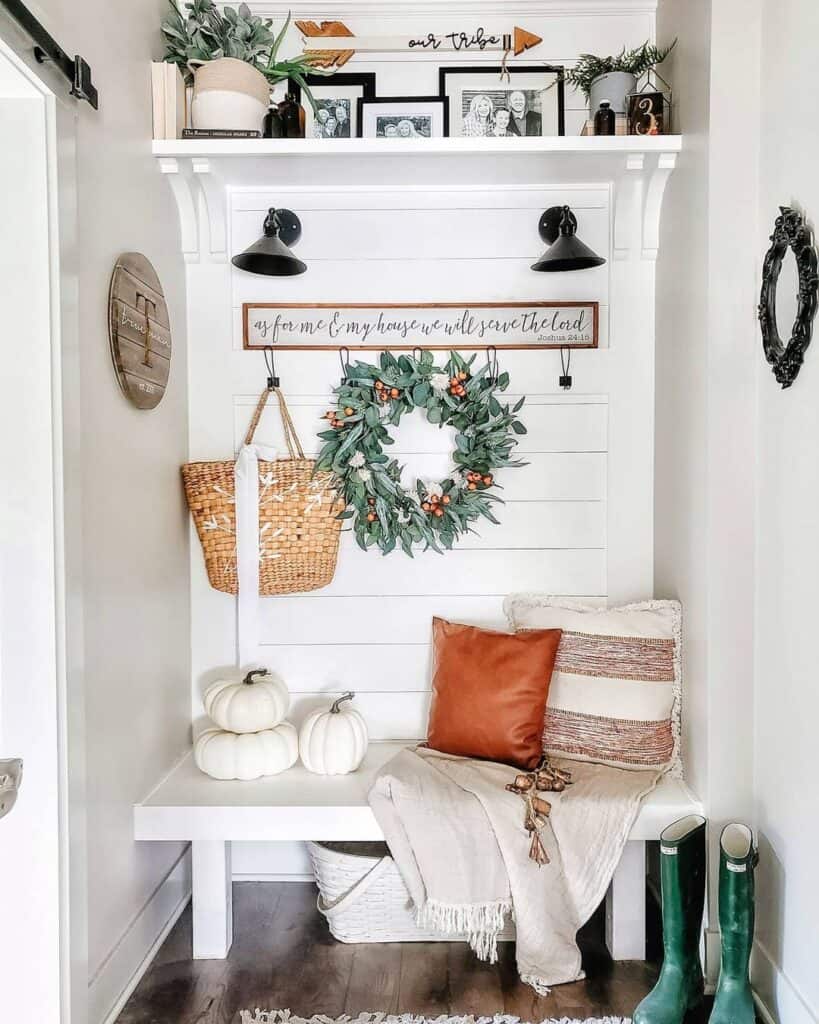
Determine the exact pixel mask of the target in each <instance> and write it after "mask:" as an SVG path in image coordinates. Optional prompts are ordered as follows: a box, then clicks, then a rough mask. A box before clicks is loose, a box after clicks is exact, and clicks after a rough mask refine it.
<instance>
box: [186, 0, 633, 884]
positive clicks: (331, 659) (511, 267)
mask: <svg viewBox="0 0 819 1024" xmlns="http://www.w3.org/2000/svg"><path fill="white" fill-rule="evenodd" d="M255 6H256V8H257V9H261V8H262V6H264V9H265V10H267V11H271V12H272V8H271V7H270V5H260V4H256V5H255ZM385 6H389V5H385ZM476 6H480V5H476ZM496 6H497V5H496ZM509 6H510V8H511V7H512V5H509ZM619 6H620V8H625V10H623V9H618V6H616V5H612V4H609V3H604V2H601V3H600V4H598V5H597V6H596V13H595V12H592V11H591V9H590V8H589V5H588V4H586V5H580V8H584V9H579V10H578V13H577V14H572V13H571V7H572V5H571V4H568V3H567V4H564V5H562V8H561V9H560V10H559V9H558V7H557V6H555V5H551V4H548V3H546V4H543V5H540V6H539V7H537V8H535V7H533V6H532V5H529V7H528V9H527V10H526V11H525V14H522V15H521V17H520V18H517V20H518V22H519V23H521V24H524V25H525V26H526V27H527V28H532V29H533V30H534V31H540V34H542V35H543V36H544V38H546V39H549V40H550V41H553V42H554V45H555V49H554V50H553V51H552V52H549V53H547V54H543V55H541V54H538V57H539V59H545V60H560V62H562V63H568V62H569V61H570V60H572V59H574V58H575V57H576V55H577V53H578V52H580V51H582V50H587V49H598V50H602V49H607V50H610V49H619V48H620V47H621V46H622V45H623V43H628V44H630V45H634V44H635V43H638V42H640V41H642V39H644V38H646V37H647V36H651V35H652V34H653V15H652V14H650V13H647V12H646V10H644V9H639V10H637V9H635V7H636V5H634V4H623V5H619ZM645 6H646V5H641V7H645ZM547 9H548V10H547ZM538 11H540V12H541V13H538ZM544 11H545V12H546V13H543V12H544ZM322 13H323V12H322V11H312V12H311V14H312V15H313V16H317V17H320V16H321V15H322ZM328 13H330V12H328ZM508 18H511V19H512V20H513V21H514V20H516V12H515V10H511V11H510V12H509V13H508V15H507V14H504V16H503V20H504V21H505V20H507V19H508ZM459 20H461V21H462V20H463V18H460V19H459ZM471 20H474V18H472V19H471ZM495 20H497V19H495ZM349 21H350V22H352V21H353V19H352V18H350V19H349ZM373 24H374V22H373V21H372V20H369V21H368V19H367V17H365V15H363V14H362V15H361V16H360V17H358V18H356V19H355V29H356V30H357V31H361V32H364V31H366V30H368V29H369V31H370V32H372V31H374V29H373V27H372V26H373ZM402 24H403V23H402ZM487 24H488V20H487ZM397 25H398V22H397V21H393V22H392V23H391V25H390V30H391V31H392V30H394V31H400V29H399V28H398V27H397ZM425 25H427V22H426V21H425ZM445 26H447V21H446V19H442V18H441V17H440V16H438V17H437V18H436V19H433V23H432V24H430V27H432V28H436V29H438V30H441V29H443V28H444V27H445ZM452 27H453V26H452V25H451V24H449V25H448V29H451V28H452ZM416 28H417V19H415V21H414V23H413V24H412V25H411V26H410V30H412V31H414V30H415V29H416ZM378 31H380V32H381V33H383V32H384V31H385V28H384V27H383V25H382V26H381V28H380V29H379V30H378ZM450 62H451V60H447V61H446V63H450ZM470 62H477V59H476V58H474V57H473V58H472V60H471V61H470ZM436 67H437V65H436V64H434V63H431V62H430V61H428V60H426V61H420V62H409V61H406V60H398V59H391V60H384V61H382V62H381V63H379V64H365V63H363V62H360V63H355V65H351V66H350V68H349V70H356V69H361V70H376V71H377V72H378V74H379V79H378V81H379V91H380V92H381V93H386V94H390V93H395V94H400V93H411V92H415V93H424V92H433V91H435V89H436V88H437V73H436ZM410 76H411V77H410ZM427 79H429V80H428V81H427ZM569 102H570V104H571V103H572V102H574V103H575V104H576V106H579V104H577V101H576V100H574V101H572V100H571V99H570V101H569ZM581 121H582V118H581V117H580V113H579V111H578V113H577V115H576V116H574V118H573V119H572V116H570V117H569V118H567V132H570V133H572V132H575V131H577V130H578V128H579V123H581ZM575 122H577V124H575ZM343 164H344V166H341V165H340V162H334V163H333V165H332V166H331V167H328V168H321V169H320V170H319V169H318V168H316V167H315V166H313V165H311V164H310V163H309V162H306V163H304V164H302V165H298V166H296V165H295V164H292V165H291V166H290V167H289V168H288V167H286V165H284V164H283V163H282V162H281V161H271V171H270V180H269V181H265V182H263V183H261V184H259V183H257V182H255V181H254V184H253V186H252V187H245V188H235V189H232V190H231V191H230V194H229V202H228V211H229V216H228V232H229V244H228V249H229V251H230V252H237V251H240V250H241V249H242V248H244V246H245V245H247V244H248V243H249V242H251V241H252V240H254V239H255V238H256V237H258V234H259V231H260V226H261V222H262V219H263V216H264V211H265V210H266V209H267V208H268V206H272V205H280V206H288V207H290V208H292V209H294V210H296V211H297V212H298V214H299V216H300V218H301V220H302V224H303V238H302V241H301V243H300V244H299V246H298V254H299V256H300V257H301V258H302V259H304V260H305V262H306V263H307V264H308V268H309V269H308V272H307V273H306V274H305V275H303V276H302V277H298V278H287V279H279V280H275V279H264V278H261V277H252V276H250V275H247V274H242V273H241V272H239V271H235V270H233V269H232V268H230V267H229V266H228V265H227V264H225V263H222V262H215V263H210V262H207V261H204V262H200V263H192V264H191V265H189V268H188V296H189V307H190V315H189V323H190V332H191V333H190V344H189V350H190V402H191V422H190V442H191V445H190V446H191V458H193V459H206V458H217V457H227V456H229V454H230V452H231V451H232V450H235V448H236V447H237V446H238V445H239V443H240V441H241V437H242V435H243V433H244V430H245V428H246V424H247V420H248V418H249V416H250V413H251V411H252V407H253V405H254V404H255V401H256V398H257V396H258V393H259V391H260V389H261V387H262V386H263V384H264V380H265V371H264V368H263V361H262V357H261V355H260V354H258V353H247V352H244V351H242V349H241V324H240V313H241V303H242V302H244V301H277V300H278V301H288V300H292V301H325V302H326V301H345V300H346V301H384V302H396V301H408V302H413V301H418V302H423V301H436V300H437V301H458V300H474V301H481V300H483V301H486V300H504V299H507V300H515V299H518V300H536V299H567V300H568V299H596V300H597V301H599V302H600V304H601V308H600V314H601V316H600V323H601V346H602V347H601V349H600V350H599V351H597V352H578V353H575V354H574V355H573V359H572V374H573V376H574V381H575V386H574V388H573V389H572V391H571V392H569V393H563V392H561V391H560V390H559V388H558V387H557V377H558V374H559V372H560V364H559V356H558V354H557V353H555V352H526V351H516V352H503V353H502V354H501V359H502V363H503V367H504V368H505V369H507V370H508V371H509V372H510V374H511V377H512V384H511V389H510V391H511V393H513V394H514V395H519V394H525V395H526V396H527V402H526V405H525V406H524V409H523V411H522V413H521V416H522V418H523V420H524V422H525V423H526V425H527V427H528V429H529V433H528V434H527V435H526V436H525V437H523V438H522V439H521V445H520V452H521V454H522V455H523V456H524V457H525V459H526V461H527V462H528V465H527V466H526V467H525V468H523V469H516V470H509V471H507V472H505V473H503V474H501V476H500V482H501V483H502V484H503V485H504V487H505V492H504V495H505V498H506V501H507V505H506V506H505V507H504V508H503V509H502V510H501V515H500V517H499V518H501V520H502V523H501V525H500V526H492V525H491V524H486V527H485V528H482V529H481V531H480V536H477V537H470V538H469V539H468V540H467V541H464V542H463V543H462V544H461V545H459V548H458V550H456V551H454V552H452V553H448V554H446V555H445V556H438V555H435V554H434V553H430V554H425V555H421V556H418V557H416V558H415V559H414V560H410V559H408V558H406V557H405V556H403V555H402V554H400V553H393V554H392V555H390V556H389V557H387V558H383V559H382V558H381V557H380V556H379V555H378V554H377V553H376V552H370V553H368V554H364V553H363V552H361V551H360V550H359V549H358V548H357V547H356V545H355V544H354V543H352V542H351V540H352V539H351V537H350V536H349V535H346V536H344V537H343V538H342V543H341V549H340V553H339V562H338V569H337V572H336V576H335V579H334V580H333V582H332V584H331V585H330V586H329V587H327V588H326V589H325V590H323V591H318V592H315V593H313V594H307V595H294V596H291V597H281V598H271V599H266V600H264V601H263V608H262V643H261V646H260V651H259V655H260V661H262V662H264V663H265V664H269V665H270V667H271V668H274V669H275V670H277V671H279V672H280V673H281V674H282V675H283V676H284V677H285V678H286V680H287V682H288V684H289V686H290V689H291V692H292V693H293V715H292V717H293V718H294V720H296V721H298V720H299V719H300V718H301V717H302V716H303V714H304V712H305V711H306V710H307V709H309V708H311V707H314V706H315V705H316V704H317V703H321V702H323V701H326V698H327V695H328V694H330V693H335V692H337V691H339V690H340V689H342V688H348V687H349V688H352V689H354V690H356V692H357V694H358V697H357V705H358V707H359V709H360V710H361V711H362V713H363V714H364V715H365V717H366V718H367V720H368V723H369V726H370V730H371V734H372V735H373V737H375V738H408V739H410V738H415V737H418V736H421V735H423V734H424V731H425V725H426V710H427V706H428V660H429V648H428V642H429V630H430V619H431V617H432V616H433V615H443V616H445V617H449V618H451V619H454V620H458V621H464V622H470V623H475V624H479V625H493V626H498V625H502V624H503V618H502V613H501V603H502V599H503V596H504V595H505V594H506V593H508V592H510V591H515V590H537V591H544V592H549V593H553V594H564V595H574V596H580V597H588V598H593V599H596V600H601V599H604V598H605V596H606V595H607V593H609V592H612V593H614V594H616V596H618V597H621V596H633V597H638V596H647V594H648V591H647V590H646V587H647V586H648V585H649V583H650V580H651V569H652V567H651V544H650V541H647V540H646V539H645V536H644V535H645V532H646V531H647V530H650V524H651V489H652V488H651V475H652V466H651V460H652V446H651V439H650V436H646V435H647V433H648V435H650V424H651V409H652V406H653V389H652V375H653V367H652V364H651V351H652V341H653V306H652V307H651V308H650V309H647V310H645V312H644V314H641V315H639V316H636V315H635V313H634V311H633V310H632V309H630V308H625V307H624V305H623V304H622V302H621V304H620V305H618V285H620V284H621V283H622V282H623V281H624V280H625V274H626V273H629V274H631V275H632V276H633V274H635V273H637V274H639V275H640V281H639V282H638V283H637V284H636V285H635V283H634V281H633V280H632V281H631V284H630V286H629V294H630V295H631V296H632V297H633V296H634V295H635V294H636V293H637V294H639V292H640V290H641V287H643V288H645V289H648V292H647V294H650V296H651V297H652V300H653V266H651V267H649V265H648V264H642V265H641V264H640V263H639V261H638V263H637V264H636V266H632V265H631V264H628V266H629V267H630V268H631V269H630V270H628V271H627V270H626V266H627V264H623V263H620V262H617V261H612V260H611V259H610V260H609V263H608V264H607V265H606V266H605V267H603V268H600V269H598V270H593V271H585V272H581V273H577V274H569V275H555V276H546V275H536V274H533V273H532V272H531V271H530V270H529V265H530V264H531V262H532V261H533V259H534V258H535V257H536V256H537V255H538V254H539V252H540V251H541V250H542V243H541V242H540V240H539V238H538V236H537V219H538V216H539V214H540V212H541V211H542V210H543V209H545V208H546V207H548V206H550V205H553V204H554V203H558V202H560V203H564V202H568V203H570V205H571V206H572V207H573V208H574V209H575V211H576V212H577V215H578V219H579V221H580V224H581V232H580V233H581V236H582V238H583V239H584V240H585V241H586V242H587V243H588V244H589V245H591V246H592V247H593V248H594V249H596V250H597V251H598V252H601V253H604V254H607V255H608V256H609V257H611V255H612V245H611V233H612V231H611V224H612V209H611V190H610V188H609V186H608V185H600V184H596V185H589V184H586V183H584V182H582V181H581V182H577V183H573V184H572V185H571V186H568V187H567V186H566V185H562V186H560V187H558V186H554V185H550V184H549V182H548V180H547V181H539V180H537V176H536V175H532V173H531V167H532V164H531V163H530V164H528V165H527V167H526V172H525V173H526V175H527V177H525V178H523V179H520V180H519V179H518V178H516V177H515V174H514V172H513V173H512V174H510V173H509V169H508V165H507V166H506V168H505V169H504V173H503V174H501V173H500V172H498V174H497V176H496V177H497V180H495V176H493V174H492V173H491V169H487V168H486V167H484V168H481V169H480V171H479V172H474V171H465V170H464V168H463V167H462V166H459V165H457V164H454V163H451V162H450V161H448V160H440V161H438V162H430V163H429V164H425V166H423V167H421V166H420V165H418V166H413V164H412V162H407V165H406V167H404V168H400V167H397V166H396V165H395V164H390V165H387V164H383V165H379V167H380V166H383V167H385V168H387V171H386V173H385V178H384V180H381V179H380V178H379V176H378V174H377V173H376V172H375V171H374V168H373V165H372V164H370V165H369V166H363V165H362V166H361V167H360V168H356V167H355V166H354V165H355V160H353V159H345V160H344V161H343ZM510 179H511V180H512V181H514V182H515V184H509V181H510ZM533 180H534V182H535V183H533ZM638 268H639V269H638ZM478 358H479V359H481V358H482V357H481V356H480V355H479V356H478ZM277 368H278V372H279V374H280V376H281V379H282V387H283V389H284V391H285V392H286V394H287V396H288V399H289V403H290V406H291V411H292V412H293V416H294V419H295V421H296V425H297V428H298V430H299V433H300V435H301V438H302V441H303V443H304V446H305V448H306V449H307V450H308V451H315V450H316V447H317V442H316V438H315V433H316V431H317V429H320V426H319V417H320V415H321V413H322V412H323V411H324V410H325V409H326V408H327V406H328V400H329V396H330V392H331V389H332V387H333V385H334V384H335V383H337V380H338V375H339V364H338V359H337V356H336V355H335V354H334V353H326V352H298V353H292V352H282V353H279V354H278V356H277ZM257 438H258V439H259V440H260V441H267V442H270V443H274V444H275V443H276V441H277V440H278V439H279V438H280V429H279V425H278V422H277V417H276V414H275V412H274V411H273V410H270V411H268V412H267V413H266V414H265V416H264V417H263V419H262V422H261V424H260V428H259V431H258V433H257ZM618 445H619V447H618ZM450 450H451V436H450V434H449V433H448V432H447V431H440V430H438V429H437V428H431V427H430V426H428V425H426V424H425V423H424V421H423V420H422V418H421V416H420V414H416V415H415V416H413V417H410V418H409V419H408V420H407V421H406V423H405V425H404V426H403V427H402V428H401V430H400V431H399V432H398V433H397V435H396V451H397V453H399V454H400V455H401V456H402V458H403V460H404V461H405V463H406V466H407V470H406V475H407V478H409V479H412V478H413V477H414V476H417V475H421V476H424V477H426V476H438V475H442V474H443V473H445V472H446V471H447V468H448V466H449V459H448V455H449V452H450ZM632 529H635V530H637V531H639V532H640V537H641V539H640V540H638V542H637V543H636V544H635V543H633V542H632V539H631V531H632ZM191 573H192V654H193V659H192V660H193V719H194V729H198V728H201V726H202V724H203V722H204V718H203V714H202V704H201V694H202V692H203V690H204V689H205V687H206V686H207V685H208V683H209V682H210V681H211V680H212V679H213V678H214V677H216V676H218V675H220V674H221V673H222V672H223V671H224V670H225V669H226V668H230V667H232V666H233V665H234V663H235V614H236V611H235V601H234V600H233V599H232V598H230V597H228V596H226V595H223V594H219V593H217V592H216V591H214V590H212V589H210V587H209V586H208V584H207V580H206V577H205V573H204V568H203V562H202V556H201V550H200V548H199V544H198V541H197V540H196V538H195V536H194V538H193V542H192V556H191ZM612 578H615V579H616V581H617V582H616V584H615V585H614V586H613V587H612V586H611V580H612ZM304 870H306V865H305V863H304V858H303V853H302V852H301V850H300V849H299V848H298V847H295V846H290V845H289V844H270V845H267V844H236V849H235V850H234V872H235V874H236V875H237V876H243V877H249V876H253V877H261V876H272V875H278V874H292V873H299V872H301V871H304Z"/></svg>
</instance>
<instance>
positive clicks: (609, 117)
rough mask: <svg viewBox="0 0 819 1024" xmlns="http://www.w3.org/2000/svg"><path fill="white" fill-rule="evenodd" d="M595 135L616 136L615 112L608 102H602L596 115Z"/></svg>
mask: <svg viewBox="0 0 819 1024" xmlns="http://www.w3.org/2000/svg"><path fill="white" fill-rule="evenodd" d="M594 134H595V135H614V111H613V110H612V109H611V104H610V103H609V101H608V100H602V102H601V103H600V107H599V108H598V111H597V113H596V114H595V115H594Z"/></svg>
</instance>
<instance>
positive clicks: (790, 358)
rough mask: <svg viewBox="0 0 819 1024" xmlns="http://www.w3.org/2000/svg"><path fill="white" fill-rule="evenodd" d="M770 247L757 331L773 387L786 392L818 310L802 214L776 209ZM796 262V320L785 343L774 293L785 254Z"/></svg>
mask: <svg viewBox="0 0 819 1024" xmlns="http://www.w3.org/2000/svg"><path fill="white" fill-rule="evenodd" d="M770 241H771V245H770V248H769V249H768V251H767V252H766V253H765V259H764V261H763V264H762V288H761V290H760V295H759V310H758V315H759V327H760V330H761V332H762V349H763V351H764V353H765V358H766V359H767V361H768V363H769V364H770V367H771V370H772V371H773V375H774V377H776V380H777V383H779V384H781V385H782V387H783V388H789V387H790V386H791V385H792V384H793V382H794V381H795V380H796V378H797V375H798V374H799V371H800V369H801V368H802V363H803V361H804V358H805V352H806V351H807V348H808V346H809V345H810V342H811V337H812V335H813V320H814V317H815V316H816V310H817V306H819V273H817V258H816V248H815V247H814V245H813V237H812V234H811V230H810V228H809V227H808V225H807V224H806V223H805V221H804V218H803V217H802V214H801V213H800V212H799V211H798V210H794V209H793V208H792V207H790V206H780V207H779V216H778V217H777V218H776V220H775V221H774V229H773V234H772V235H771V238H770ZM789 250H790V252H792V253H793V256H794V259H795V260H796V270H797V273H798V275H799V294H798V302H797V308H796V317H795V318H794V322H793V326H792V328H791V333H790V337H789V338H788V341H787V343H786V342H784V341H783V340H782V338H780V336H779V327H778V326H777V321H776V289H777V283H778V281H779V274H780V272H781V270H782V261H783V260H784V258H785V256H786V255H787V253H788V251H789Z"/></svg>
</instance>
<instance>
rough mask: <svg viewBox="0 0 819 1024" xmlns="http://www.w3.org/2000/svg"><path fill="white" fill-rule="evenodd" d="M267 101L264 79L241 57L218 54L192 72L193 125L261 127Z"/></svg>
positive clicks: (251, 129) (267, 88)
mask: <svg viewBox="0 0 819 1024" xmlns="http://www.w3.org/2000/svg"><path fill="white" fill-rule="evenodd" d="M269 102H270V86H269V85H268V84H267V79H266V78H265V77H264V75H263V74H262V73H261V71H258V70H257V69H256V68H254V67H252V66H251V65H250V64H246V63H245V62H244V61H243V60H236V58H235V57H221V58H220V59H219V60H212V61H208V62H207V63H206V64H202V65H201V66H200V67H198V68H197V69H196V71H195V73H194V79H193V104H192V106H191V120H192V122H193V127H194V128H203V129H209V130H219V129H230V130H233V131H261V130H262V126H263V123H264V116H265V114H266V113H267V107H268V103H269Z"/></svg>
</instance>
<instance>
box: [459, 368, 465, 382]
mask: <svg viewBox="0 0 819 1024" xmlns="http://www.w3.org/2000/svg"><path fill="white" fill-rule="evenodd" d="M466 377H467V375H466V373H465V372H464V371H463V370H461V372H460V373H459V374H458V380H466Z"/></svg>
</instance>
